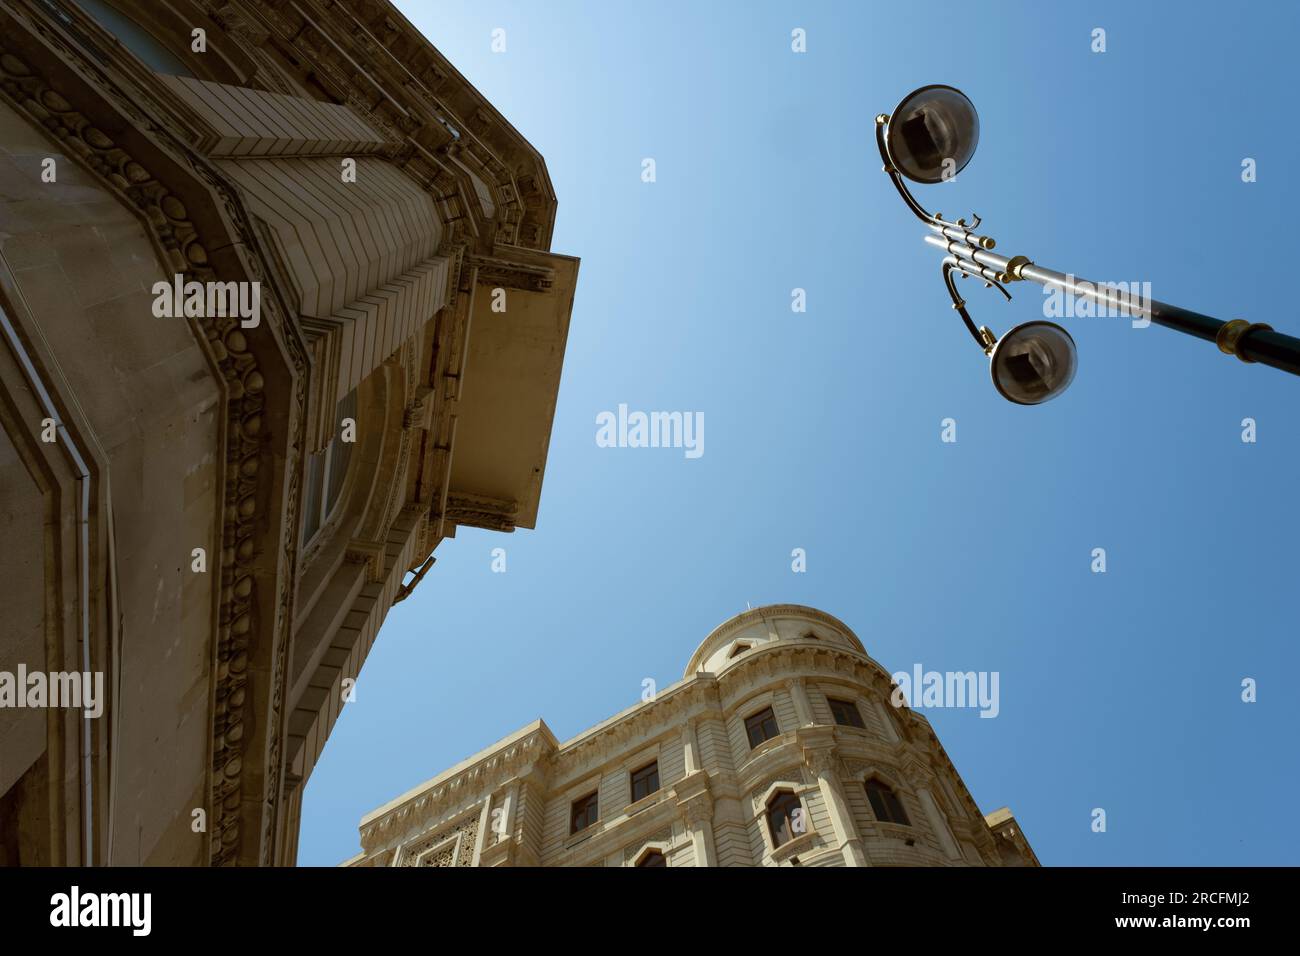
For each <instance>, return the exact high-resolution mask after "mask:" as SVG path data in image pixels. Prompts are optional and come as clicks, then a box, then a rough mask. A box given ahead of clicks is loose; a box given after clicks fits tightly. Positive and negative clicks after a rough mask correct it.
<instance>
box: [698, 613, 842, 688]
mask: <svg viewBox="0 0 1300 956" xmlns="http://www.w3.org/2000/svg"><path fill="white" fill-rule="evenodd" d="M810 640H812V641H825V642H826V643H828V644H838V645H840V646H841V647H843V646H848V647H851V648H852V649H853V650H855V651H858V652H859V653H861V654H866V652H867V651H866V648H865V647H863V646H862V642H861V641H860V640H858V636H857V635H856V634H854V633H853V631H851V630H850V629H849V627H848V625H846V624H845V623H844V622H843V621H841V620H840V619H839V618H837V617H833V616H831V615H830V614H827V613H826V612H825V611H819V610H817V609H816V608H812V607H805V606H804V605H802V604H768V605H765V606H763V607H756V608H752V609H750V610H748V611H742V612H741V613H740V614H737V615H736V616H735V617H732V618H729V619H728V620H726V621H723V622H722V623H721V624H719V625H718V626H717V627H715V628H714V629H713V631H712V632H710V634H709V636H708V637H706V638H705V639H704V641H703V642H702V643H701V644H700V646H699V647H697V648H696V649H695V653H694V654H692V655H691V659H690V661H688V662H687V664H686V671H685V673H684V674H683V675H682V676H683V677H693V676H695V675H696V674H697V673H699V672H701V671H708V672H711V673H717V672H718V671H720V670H722V669H723V668H724V667H726V666H727V663H728V662H729V661H730V660H731V658H733V657H738V656H739V655H740V654H741V653H743V652H744V651H746V650H748V649H749V648H751V647H754V646H756V645H759V644H766V643H770V642H772V641H792V642H793V641H810Z"/></svg>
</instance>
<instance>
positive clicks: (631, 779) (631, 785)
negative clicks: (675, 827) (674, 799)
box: [628, 757, 663, 803]
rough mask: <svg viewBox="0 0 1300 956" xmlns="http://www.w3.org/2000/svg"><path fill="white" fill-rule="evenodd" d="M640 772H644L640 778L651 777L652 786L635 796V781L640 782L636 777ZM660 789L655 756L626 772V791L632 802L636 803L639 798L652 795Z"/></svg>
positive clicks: (642, 798)
mask: <svg viewBox="0 0 1300 956" xmlns="http://www.w3.org/2000/svg"><path fill="white" fill-rule="evenodd" d="M646 771H649V774H646ZM641 774H646V776H645V777H642V780H645V779H648V778H650V777H653V779H654V786H653V787H650V788H649V789H647V790H646V792H645V793H643V794H641V795H640V796H637V792H636V788H637V783H638V782H640V781H638V779H637V778H638V776H640V775H641ZM662 789H663V787H662V785H661V783H660V781H659V759H658V758H657V757H656V758H655V759H654V760H651V761H650V762H649V763H646V764H642V765H641V766H640V767H638V768H637V769H635V770H632V771H630V772H629V773H628V793H629V795H630V796H631V798H632V802H633V803H637V802H639V801H641V800H644V799H646V798H647V797H650V796H653V795H654V794H656V793H658V792H659V791H660V790H662Z"/></svg>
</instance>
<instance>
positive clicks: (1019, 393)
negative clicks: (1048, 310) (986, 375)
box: [989, 322, 1079, 405]
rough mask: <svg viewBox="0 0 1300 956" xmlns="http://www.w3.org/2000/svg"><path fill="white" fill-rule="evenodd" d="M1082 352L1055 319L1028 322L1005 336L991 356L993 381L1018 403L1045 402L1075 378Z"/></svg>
mask: <svg viewBox="0 0 1300 956" xmlns="http://www.w3.org/2000/svg"><path fill="white" fill-rule="evenodd" d="M1078 367H1079V354H1078V351H1077V350H1076V349H1075V347H1074V339H1072V338H1071V337H1070V333H1069V332H1067V331H1065V329H1063V328H1061V327H1060V326H1059V325H1057V324H1056V323H1055V322H1026V323H1025V324H1024V325H1017V326H1016V327H1015V328H1014V329H1012V330H1011V331H1010V332H1008V333H1007V334H1006V335H1004V336H1002V338H1000V339H999V340H998V342H997V344H996V345H994V346H993V354H992V355H990V356H989V371H990V373H991V374H992V376H993V385H994V387H995V388H997V390H998V391H999V392H1000V393H1001V394H1002V397H1003V398H1005V399H1007V400H1008V401H1012V402H1015V403H1016V404H1017V405H1041V404H1042V403H1043V402H1048V401H1051V400H1052V399H1054V398H1056V396H1058V395H1060V394H1061V393H1062V392H1064V391H1065V390H1066V389H1067V388H1069V387H1070V383H1071V382H1072V381H1074V373H1075V371H1076V370H1077V369H1078Z"/></svg>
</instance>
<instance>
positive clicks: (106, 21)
mask: <svg viewBox="0 0 1300 956" xmlns="http://www.w3.org/2000/svg"><path fill="white" fill-rule="evenodd" d="M75 2H76V4H77V6H79V7H81V8H82V9H83V10H85V11H86V12H87V13H88V14H90V15H91V16H92V17H94V18H95V20H96V22H98V23H99V25H100V26H101V27H103V28H104V29H105V30H107V31H108V32H109V33H111V34H113V36H115V37H116V38H117V40H118V42H119V43H121V44H122V46H124V47H126V48H127V49H128V50H130V51H131V52H132V53H134V54H135V55H136V56H137V57H139V59H140V60H141V61H142V62H143V63H144V65H145V66H147V67H149V69H151V70H153V71H154V72H155V73H164V74H166V75H168V76H191V77H192V76H193V75H194V73H193V72H192V71H191V70H190V68H189V67H188V66H186V65H185V61H184V60H182V59H181V58H180V57H179V56H177V55H176V54H175V52H173V51H172V49H171V48H170V47H168V46H167V44H165V43H163V42H162V41H161V40H159V39H158V38H157V37H156V36H154V35H153V34H152V33H150V32H149V31H148V30H146V29H145V28H144V27H142V26H141V25H140V24H138V23H136V22H135V21H134V20H132V19H131V18H130V17H128V16H127V15H126V14H124V13H122V12H121V11H120V10H117V9H116V8H115V7H113V6H112V5H111V4H108V3H105V2H104V0H75Z"/></svg>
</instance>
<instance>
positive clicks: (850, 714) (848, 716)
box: [826, 697, 867, 730]
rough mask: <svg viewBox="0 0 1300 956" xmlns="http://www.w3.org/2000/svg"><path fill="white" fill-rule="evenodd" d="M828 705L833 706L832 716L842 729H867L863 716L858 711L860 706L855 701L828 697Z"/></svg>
mask: <svg viewBox="0 0 1300 956" xmlns="http://www.w3.org/2000/svg"><path fill="white" fill-rule="evenodd" d="M826 703H828V704H830V705H831V715H832V716H833V717H834V718H835V723H837V724H839V725H840V726H841V727H857V728H858V729H860V730H866V729H867V725H866V724H864V723H863V722H862V714H861V713H860V712H859V711H858V705H857V704H855V703H853V701H851V700H840V699H838V698H836V697H827V698H826Z"/></svg>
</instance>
